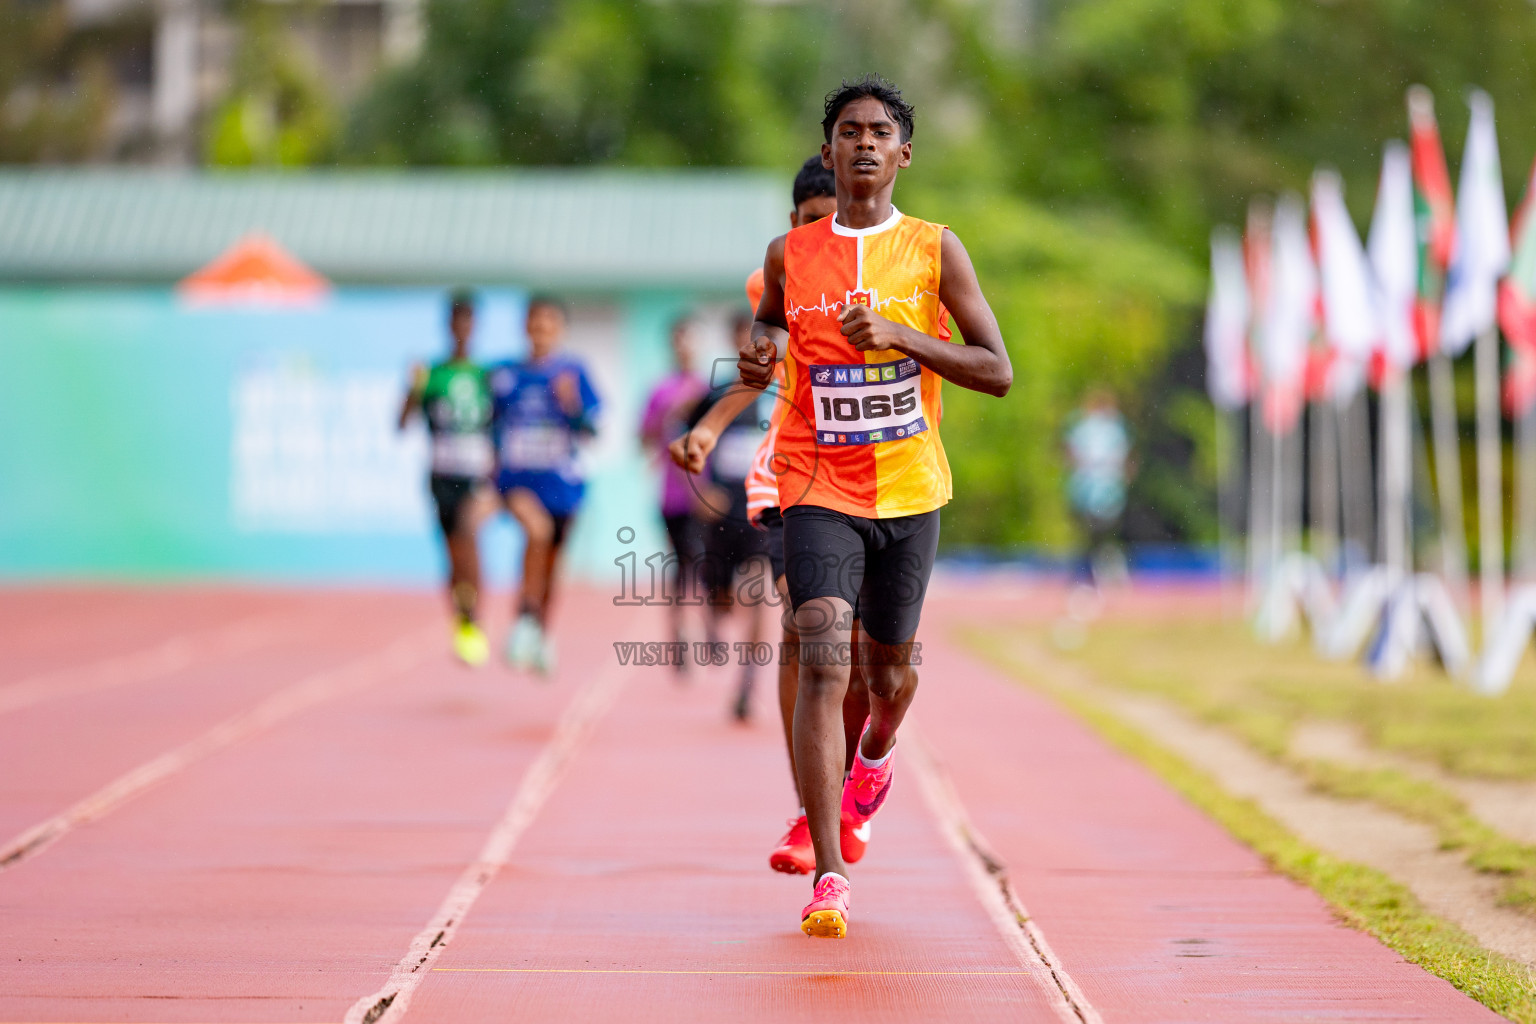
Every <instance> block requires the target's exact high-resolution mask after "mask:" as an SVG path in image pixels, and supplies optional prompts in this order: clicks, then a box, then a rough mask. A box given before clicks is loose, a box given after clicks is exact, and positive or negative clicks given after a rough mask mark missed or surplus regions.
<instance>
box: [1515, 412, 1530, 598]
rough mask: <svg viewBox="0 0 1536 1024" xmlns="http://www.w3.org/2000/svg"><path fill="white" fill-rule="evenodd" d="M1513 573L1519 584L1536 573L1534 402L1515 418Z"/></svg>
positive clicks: (1528, 579) (1528, 580)
mask: <svg viewBox="0 0 1536 1024" xmlns="http://www.w3.org/2000/svg"><path fill="white" fill-rule="evenodd" d="M1514 546H1515V552H1514V565H1513V567H1512V568H1513V575H1514V577H1515V578H1516V579H1517V580H1519V581H1520V582H1521V583H1530V582H1532V574H1533V573H1536V405H1527V406H1526V408H1525V409H1524V410H1523V411H1521V412H1519V413H1518V414H1517V416H1516V419H1515V529H1514Z"/></svg>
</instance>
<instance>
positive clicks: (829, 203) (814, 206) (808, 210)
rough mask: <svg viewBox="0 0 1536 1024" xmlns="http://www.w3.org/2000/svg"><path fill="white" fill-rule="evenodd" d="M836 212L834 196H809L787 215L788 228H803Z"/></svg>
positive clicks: (835, 198)
mask: <svg viewBox="0 0 1536 1024" xmlns="http://www.w3.org/2000/svg"><path fill="white" fill-rule="evenodd" d="M836 212H837V197H836V196H811V198H809V199H807V200H806V201H805V202H803V203H801V204H800V205H799V206H797V207H795V212H793V213H791V214H790V215H789V226H790V227H792V228H803V227H805V226H806V225H807V224H814V223H816V222H817V221H819V220H821V219H822V218H823V217H830V216H832V215H833V214H834V213H836Z"/></svg>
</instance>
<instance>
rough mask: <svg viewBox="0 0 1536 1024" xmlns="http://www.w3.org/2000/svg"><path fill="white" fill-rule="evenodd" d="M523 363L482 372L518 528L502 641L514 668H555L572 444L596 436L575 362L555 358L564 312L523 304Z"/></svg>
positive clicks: (505, 491)
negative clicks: (554, 601) (511, 601)
mask: <svg viewBox="0 0 1536 1024" xmlns="http://www.w3.org/2000/svg"><path fill="white" fill-rule="evenodd" d="M527 334H528V356H527V358H526V359H521V360H516V359H512V360H507V361H506V362H503V363H498V364H497V365H495V366H493V367H491V368H490V371H489V376H490V386H491V398H492V401H493V404H494V410H493V417H494V435H495V440H496V453H497V458H498V460H499V464H500V468H499V470H498V472H497V475H496V488H497V490H499V491H500V492H501V497H502V500H503V501H504V502H505V503H506V507H507V511H508V512H510V513H511V514H512V518H514V519H516V520H517V522H518V525H520V526H521V527H522V528H523V535H524V537H525V538H526V539H527V544H526V547H525V548H524V551H523V586H522V590H521V592H520V593H519V595H518V602H517V606H516V608H517V622H516V624H515V625H514V626H513V627H512V630H511V632H510V633H509V634H508V635H507V645H506V657H507V661H508V662H509V663H510V664H511V665H512V666H513V667H514V668H530V667H531V668H533V669H535V670H536V671H538V672H539V673H540V674H541V675H549V674H550V673H552V672H553V671H554V669H555V647H554V642H553V641H552V640H551V638H550V636H549V628H548V627H549V609H550V604H551V598H552V595H553V592H554V577H555V563H556V560H557V559H558V557H559V555H560V547H561V545H562V544H563V543H564V542H565V534H566V528H567V527H568V526H569V525H570V521H571V516H572V515H574V514H575V512H576V508H577V506H578V505H580V504H581V498H582V493H583V491H584V489H585V485H584V483H583V481H582V479H581V474H580V472H579V470H578V467H577V464H576V445H577V442H578V441H579V440H581V439H583V438H586V437H590V436H591V435H592V434H593V433H595V432H596V418H597V408H598V398H597V392H595V391H593V390H592V384H591V381H589V380H588V379H587V371H586V368H585V367H584V366H582V364H581V361H580V360H579V359H577V358H575V357H574V356H570V355H566V354H564V353H562V352H560V351H559V348H560V341H561V338H562V337H563V336H564V334H565V307H563V306H561V305H560V303H559V302H557V301H555V300H554V299H551V298H546V297H542V296H538V297H535V298H533V299H531V300H529V303H528V319H527Z"/></svg>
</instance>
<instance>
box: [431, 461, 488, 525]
mask: <svg viewBox="0 0 1536 1024" xmlns="http://www.w3.org/2000/svg"><path fill="white" fill-rule="evenodd" d="M482 483H484V481H483V480H481V479H480V478H479V477H474V476H439V475H438V474H436V473H433V474H432V478H431V487H432V501H433V502H434V503H435V504H436V505H437V525H438V526H441V527H442V528H443V535H444V536H447V535H449V534H452V533H454V532H456V531H457V530H458V528H459V519H460V517H461V516H463V514H464V506H465V505H466V504H468V503H469V499H471V498H473V497H474V496H475V491H476V490H478V489H479V487H480V485H481V484H482Z"/></svg>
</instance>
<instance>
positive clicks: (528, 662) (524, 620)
mask: <svg viewBox="0 0 1536 1024" xmlns="http://www.w3.org/2000/svg"><path fill="white" fill-rule="evenodd" d="M543 634H544V631H543V630H542V629H540V628H539V620H538V619H535V618H534V617H533V616H532V615H522V616H519V617H518V620H517V624H516V625H514V626H513V627H512V632H510V633H508V634H507V648H506V655H507V664H508V665H511V666H512V667H513V668H516V669H527V668H529V667H531V666H532V665H533V663H534V660H535V659H536V658H537V657H538V656H539V648H540V647H542V646H543V641H544V635H543Z"/></svg>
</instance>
